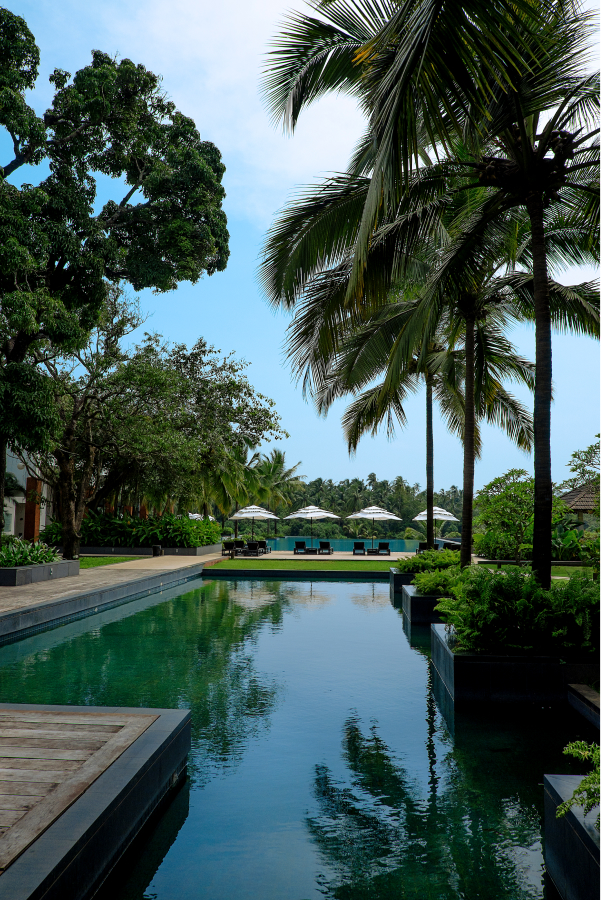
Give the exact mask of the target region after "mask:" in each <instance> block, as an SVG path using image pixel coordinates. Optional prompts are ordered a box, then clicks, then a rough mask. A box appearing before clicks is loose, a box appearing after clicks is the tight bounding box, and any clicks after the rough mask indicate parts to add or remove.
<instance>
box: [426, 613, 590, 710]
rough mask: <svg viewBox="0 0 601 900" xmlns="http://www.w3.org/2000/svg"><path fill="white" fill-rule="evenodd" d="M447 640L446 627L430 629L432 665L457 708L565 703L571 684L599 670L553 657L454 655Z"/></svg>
mask: <svg viewBox="0 0 601 900" xmlns="http://www.w3.org/2000/svg"><path fill="white" fill-rule="evenodd" d="M448 637H449V636H448V635H447V633H446V631H445V626H444V625H436V624H434V625H432V626H431V641H432V663H433V665H434V668H435V669H436V672H437V674H438V676H439V678H440V680H441V682H442V684H443V685H444V688H445V689H446V691H447V693H448V694H449V697H450V699H451V700H452V701H453V702H454V703H455V704H462V703H472V702H486V701H492V702H514V703H515V702H520V701H526V702H535V703H555V702H558V701H562V700H563V701H565V699H566V696H567V685H568V684H569V683H570V682H574V681H577V680H582V673H583V672H585V671H586V672H588V673H590V674H591V675H592V674H594V673H596V672H597V670H598V663H594V662H590V663H589V662H586V663H561V662H560V660H559V658H558V657H554V656H501V655H492V654H491V655H488V654H483V653H469V652H463V651H459V652H458V653H453V649H452V646H451V643H450V642H449V639H448ZM576 673H580V679H579V678H577V677H575V674H576Z"/></svg>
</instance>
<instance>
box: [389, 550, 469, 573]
mask: <svg viewBox="0 0 601 900" xmlns="http://www.w3.org/2000/svg"><path fill="white" fill-rule="evenodd" d="M459 561H460V555H459V551H457V550H424V552H423V553H419V554H416V555H415V556H412V557H409V558H406V559H399V560H398V562H397V564H396V568H397V570H398V571H399V572H434V571H444V570H445V569H449V568H451V567H455V566H458V565H459Z"/></svg>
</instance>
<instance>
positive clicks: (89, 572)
mask: <svg viewBox="0 0 601 900" xmlns="http://www.w3.org/2000/svg"><path fill="white" fill-rule="evenodd" d="M215 558H216V557H215V556H207V557H198V556H185V557H182V556H159V557H152V556H144V557H142V558H141V559H134V560H131V561H130V562H123V563H113V564H110V565H107V566H96V567H94V568H92V569H82V570H81V572H80V573H79V575H77V576H73V577H70V578H57V579H56V580H55V581H42V582H39V583H38V584H25V585H22V586H21V587H0V614H1V613H6V612H13V611H15V610H19V609H27V608H28V607H32V606H37V605H38V604H40V603H44V602H45V601H48V600H55V601H57V600H62V599H68V598H69V597H72V596H74V595H76V594H82V593H84V592H86V591H94V590H98V589H102V588H110V587H115V586H117V585H120V584H125V583H126V582H128V581H133V580H135V579H138V578H144V577H146V576H148V575H159V574H160V573H161V572H173V571H175V570H179V569H186V568H187V567H189V566H197V565H198V564H199V563H201V562H206V561H208V560H210V559H215Z"/></svg>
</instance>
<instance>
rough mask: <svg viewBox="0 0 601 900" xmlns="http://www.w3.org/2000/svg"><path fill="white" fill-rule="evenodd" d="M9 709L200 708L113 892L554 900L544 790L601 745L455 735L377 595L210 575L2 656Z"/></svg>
mask: <svg viewBox="0 0 601 900" xmlns="http://www.w3.org/2000/svg"><path fill="white" fill-rule="evenodd" d="M186 587H187V588H189V585H187V586H186ZM0 700H1V701H4V702H17V703H19V702H30V703H72V704H93V705H99V706H157V707H174V706H178V707H190V708H191V709H192V722H193V739H192V740H193V746H192V753H191V755H190V765H189V773H190V779H189V783H188V784H187V785H186V786H185V787H184V789H183V790H182V791H180V792H179V793H178V795H177V796H176V797H175V798H174V799H173V801H172V802H171V804H170V805H169V807H168V808H167V809H166V810H165V811H164V812H163V814H162V815H161V816H160V817H157V818H156V819H155V820H154V821H152V822H151V823H150V824H149V825H148V826H147V827H146V829H145V831H144V832H143V834H142V835H141V836H140V838H139V839H138V840H137V841H136V843H135V844H134V846H133V847H132V848H131V849H130V850H129V851H128V853H127V854H126V857H125V858H124V860H123V862H122V863H121V864H120V866H119V867H118V868H117V870H116V871H115V872H114V873H113V875H112V876H111V878H110V879H109V881H108V882H107V883H106V884H105V886H104V887H103V889H102V891H101V893H100V895H99V896H100V897H101V898H102V900H109V898H110V900H142V898H155V900H173V898H177V900H197V898H201V897H202V898H208V900H232V898H236V900H238V898H248V900H259V898H261V900H267V898H274V900H275V898H277V900H306V898H320V897H324V896H325V897H331V898H341V900H342V898H344V900H360V898H361V900H364V898H365V900H367V898H370V900H392V898H395V900H397V898H407V900H427V898H437V900H447V898H449V900H450V898H453V900H454V898H466V900H472V898H474V900H475V898H478V900H498V898H500V900H527V898H542V897H544V896H549V894H547V895H545V888H544V881H543V866H542V852H541V815H542V787H541V785H540V782H542V775H543V772H552V771H564V772H566V771H569V770H570V761H569V760H567V758H566V757H562V755H561V748H562V747H563V746H564V745H565V743H567V741H568V740H575V739H577V738H578V737H581V738H584V739H589V740H590V739H592V736H591V735H590V734H589V732H588V730H587V729H588V726H587V725H586V723H584V722H583V721H582V720H580V719H579V718H578V717H577V716H576V714H575V713H571V712H570V711H568V710H566V711H565V712H562V714H561V716H560V718H559V719H558V716H557V713H555V712H551V711H550V710H546V709H540V710H532V709H530V710H529V711H528V713H527V715H523V716H520V715H519V714H518V712H516V710H515V709H514V710H512V712H511V718H510V719H509V720H508V719H507V718H502V717H499V715H498V714H497V715H495V716H488V717H485V716H484V715H483V714H472V715H467V714H462V715H455V717H454V719H453V721H451V720H450V718H449V716H448V714H447V718H448V719H449V721H448V723H447V721H445V719H444V718H443V716H442V715H441V712H440V709H439V707H438V705H437V702H436V700H435V698H434V693H433V691H432V686H431V681H430V673H429V666H428V639H427V631H425V632H424V634H421V633H420V634H418V633H417V632H416V633H415V634H414V633H411V634H410V635H409V637H408V636H407V635H406V634H405V633H404V631H403V622H402V617H401V615H400V613H399V611H398V610H395V609H394V608H393V606H392V605H391V604H390V602H389V598H388V585H383V584H380V583H378V584H374V583H357V582H353V583H350V584H345V583H342V582H340V583H338V582H327V583H310V582H302V581H293V582H279V581H261V580H254V581H253V580H246V581H238V582H224V581H221V580H219V581H210V580H206V579H205V581H204V582H202V583H200V586H199V587H197V588H196V589H194V590H188V591H187V592H185V593H184V592H183V590H182V588H179V589H173V590H172V591H170V592H166V593H165V594H162V595H155V596H152V597H148V598H145V599H144V600H139V601H135V602H134V603H131V604H127V605H125V606H122V607H119V608H118V609H115V610H111V611H109V612H106V613H103V614H100V615H98V616H94V617H92V618H89V619H84V620H82V621H80V622H76V623H73V624H71V625H67V626H64V627H63V628H59V629H55V630H53V631H49V632H46V633H42V634H39V635H36V636H35V637H32V638H28V639H26V640H24V641H21V642H19V643H17V644H13V645H10V646H7V647H4V648H2V649H0ZM449 729H451V730H449Z"/></svg>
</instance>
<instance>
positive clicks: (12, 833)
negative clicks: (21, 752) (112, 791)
mask: <svg viewBox="0 0 601 900" xmlns="http://www.w3.org/2000/svg"><path fill="white" fill-rule="evenodd" d="M157 718H158V715H152V716H150V715H147V716H143V715H139V716H138V715H136V716H133V717H131V718H130V721H129V724H127V725H125V726H124V727H123V728H122V729H121V730H120V731H119V732H117V733H116V734H115V735H113V737H112V738H111V739H110V740H109V741H107V742H106V744H105V745H104V746H103V747H101V749H100V750H97V751H96V752H95V753H93V754H92V755H91V756H90V757H89V759H87V760H86V761H85V762H84V763H83V764H82V765H81V766H80V767H79V768H78V769H77V770H76V771H75V772H72V773H71V775H69V776H68V777H67V778H66V779H65V780H64V781H62V782H61V783H60V784H58V785H57V787H56V788H55V789H54V790H53V791H51V792H50V793H49V794H47V795H46V797H44V798H43V799H42V800H40V802H39V803H38V804H36V806H34V807H33V809H30V810H28V811H27V812H26V813H25V814H24V815H23V816H22V817H21V819H19V821H18V822H16V823H15V825H13V826H12V828H11V829H10V830H9V831H8V832H7V833H6V834H4V835H3V836H2V841H0V870H4V869H6V867H7V866H9V865H10V863H11V862H12V861H13V860H14V859H15V858H16V857H17V856H18V855H19V854H21V853H22V852H23V851H24V850H25V849H26V848H27V847H29V845H30V844H32V843H33V841H35V839H36V838H37V837H39V835H40V834H41V833H42V832H43V831H45V830H46V828H48V827H49V826H50V825H51V824H52V823H53V822H54V821H55V820H56V819H57V818H58V816H60V815H61V814H62V813H63V812H64V811H65V810H66V809H67V808H68V807H69V806H71V804H72V803H74V802H75V800H77V798H78V797H80V796H81V794H82V793H83V792H84V791H85V790H86V789H87V788H88V787H89V786H90V785H91V784H92V783H93V782H94V781H95V780H96V779H97V778H98V777H99V776H100V775H102V773H103V772H104V771H106V769H107V768H108V767H109V766H110V765H111V763H113V762H114V761H115V760H116V759H118V757H119V756H121V754H122V753H123V752H124V751H125V750H126V749H127V748H128V747H129V746H130V745H131V744H132V743H133V742H134V741H135V740H136V739H137V738H138V737H139V736H140V735H141V734H143V732H144V731H146V729H147V728H149V727H150V725H152V723H153V722H154V721H155V720H156V719H157Z"/></svg>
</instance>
